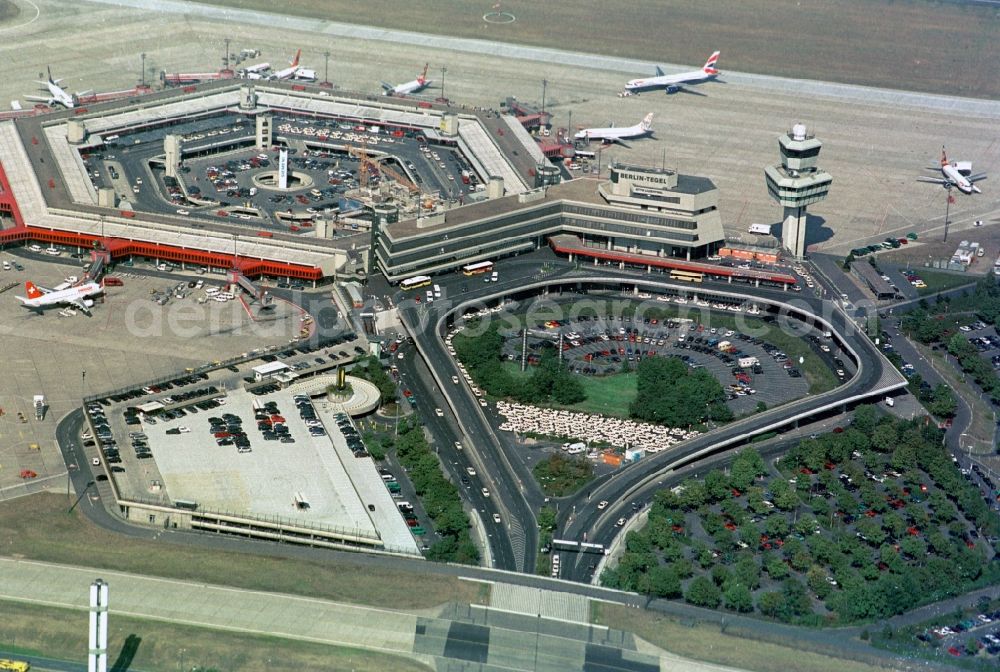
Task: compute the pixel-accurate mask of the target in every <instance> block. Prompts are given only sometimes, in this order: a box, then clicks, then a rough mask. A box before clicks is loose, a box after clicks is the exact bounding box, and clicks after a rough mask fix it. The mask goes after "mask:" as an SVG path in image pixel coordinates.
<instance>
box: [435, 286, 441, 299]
mask: <svg viewBox="0 0 1000 672" xmlns="http://www.w3.org/2000/svg"><path fill="white" fill-rule="evenodd" d="M434 298H435V299H440V298H441V286H440V285H434Z"/></svg>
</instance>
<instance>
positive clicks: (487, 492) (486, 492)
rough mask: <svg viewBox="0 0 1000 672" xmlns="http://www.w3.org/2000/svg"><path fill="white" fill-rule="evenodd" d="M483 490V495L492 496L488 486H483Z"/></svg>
mask: <svg viewBox="0 0 1000 672" xmlns="http://www.w3.org/2000/svg"><path fill="white" fill-rule="evenodd" d="M481 492H482V493H483V497H489V496H490V491H489V489H488V488H483V489H482V491H481Z"/></svg>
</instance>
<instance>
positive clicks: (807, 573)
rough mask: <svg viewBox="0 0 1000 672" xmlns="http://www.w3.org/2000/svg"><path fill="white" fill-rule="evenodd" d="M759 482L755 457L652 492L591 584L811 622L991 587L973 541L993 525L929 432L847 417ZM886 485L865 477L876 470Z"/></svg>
mask: <svg viewBox="0 0 1000 672" xmlns="http://www.w3.org/2000/svg"><path fill="white" fill-rule="evenodd" d="M779 465H780V468H781V470H782V471H783V472H784V473H783V474H782V475H781V476H778V477H772V478H769V479H766V480H762V479H761V478H760V477H761V476H762V475H765V474H766V469H765V466H766V465H765V464H764V462H763V460H762V459H761V457H760V455H759V454H757V453H756V452H755V451H752V450H747V451H744V452H743V453H741V454H739V455H738V456H736V457H735V458H734V460H733V462H732V464H731V466H730V469H729V473H728V474H727V473H725V472H723V471H720V470H718V469H713V470H710V471H708V472H707V473H705V474H704V475H703V476H702V477H701V478H700V479H697V480H696V479H688V480H687V481H685V482H684V483H682V484H681V486H679V487H677V488H675V489H674V490H673V491H669V490H664V491H661V492H658V493H657V495H656V497H655V498H654V501H653V503H652V505H651V507H650V511H649V519H648V523H647V525H646V526H645V527H644V528H643V529H641V530H637V531H632V532H630V533H629V534H628V536H627V537H626V544H625V553H624V555H623V556H622V558H621V561H620V562H619V563H618V565H617V566H615V567H612V568H609V569H607V570H605V572H604V573H603V574H602V575H601V580H602V582H603V583H604V584H605V585H608V586H613V587H618V588H622V589H625V590H634V591H640V592H645V593H648V594H650V595H654V596H657V597H664V598H681V597H683V599H685V600H686V601H688V602H690V603H692V604H696V605H699V606H704V607H709V608H725V609H730V610H734V611H754V610H756V611H758V612H759V613H761V614H763V615H765V616H768V617H771V618H775V619H778V620H782V621H786V622H793V623H801V624H817V623H819V622H820V620H821V618H822V617H821V616H820V615H819V613H817V612H816V611H815V610H814V605H815V604H816V603H817V602H821V603H824V604H825V607H826V609H827V610H828V611H829V612H832V614H833V615H834V618H835V620H836V622H839V623H852V622H858V621H865V620H872V619H883V618H887V617H889V616H892V615H895V614H900V613H903V612H905V611H907V610H910V609H913V608H914V607H917V606H920V605H922V604H926V603H928V602H933V601H938V600H941V599H945V598H947V597H951V596H954V595H959V594H962V593H963V592H966V591H967V590H969V589H971V588H973V587H975V586H982V585H992V584H995V583H996V582H997V581H998V580H1000V565H998V563H995V562H988V561H987V557H986V554H985V553H984V552H983V549H982V547H981V544H971V546H972V547H971V548H970V547H969V545H970V543H971V542H970V537H969V536H968V535H969V530H970V528H976V529H978V530H979V532H980V537H981V538H983V537H985V538H993V537H996V536H1000V519H998V518H997V517H996V516H995V515H992V513H991V511H990V509H989V506H988V505H987V504H986V503H985V502H984V501H983V498H982V496H981V493H979V491H978V490H977V489H976V488H975V487H974V486H973V485H971V484H970V483H968V482H967V481H966V480H965V479H964V478H962V476H961V474H960V473H959V472H958V470H957V469H956V467H955V466H954V464H953V463H952V461H951V458H950V456H949V455H948V453H947V452H946V451H945V449H944V448H943V446H942V445H941V433H940V430H938V429H937V427H936V426H935V425H934V424H933V423H928V422H925V419H924V418H919V419H917V420H910V421H905V420H898V419H895V418H892V417H888V416H882V415H880V413H879V412H878V410H877V409H876V408H875V407H873V406H863V407H860V408H858V409H857V410H856V412H855V415H854V418H853V422H852V423H851V426H850V427H849V428H848V429H846V430H844V431H840V432H836V433H830V434H825V435H821V436H819V437H817V438H816V439H804V440H802V441H800V442H799V443H798V444H797V445H795V446H793V447H792V448H790V449H789V451H788V452H787V454H786V455H785V456H783V457H782V458H781V460H780V462H779ZM890 468H891V469H893V470H895V471H896V472H898V474H899V476H898V477H892V478H888V479H887V480H884V481H877V480H875V479H874V478H872V477H870V476H877V475H879V474H883V473H885V472H886V471H887V470H889V469H890Z"/></svg>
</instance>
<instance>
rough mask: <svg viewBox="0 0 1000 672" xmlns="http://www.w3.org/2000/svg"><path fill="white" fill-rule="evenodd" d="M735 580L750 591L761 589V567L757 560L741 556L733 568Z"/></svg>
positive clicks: (750, 556)
mask: <svg viewBox="0 0 1000 672" xmlns="http://www.w3.org/2000/svg"><path fill="white" fill-rule="evenodd" d="M733 580H734V581H735V582H736V583H739V584H741V585H743V586H746V587H747V588H749V589H750V590H757V589H758V588H760V565H758V564H757V560H756V558H754V556H752V555H749V554H741V557H740V559H739V560H738V561H737V562H736V565H735V567H733Z"/></svg>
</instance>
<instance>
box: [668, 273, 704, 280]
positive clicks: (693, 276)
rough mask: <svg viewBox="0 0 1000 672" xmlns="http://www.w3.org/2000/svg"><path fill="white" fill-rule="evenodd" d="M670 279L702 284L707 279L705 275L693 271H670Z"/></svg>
mask: <svg viewBox="0 0 1000 672" xmlns="http://www.w3.org/2000/svg"><path fill="white" fill-rule="evenodd" d="M670 279H671V280H680V281H681V282H701V281H702V280H704V279H705V274H704V273H695V272H693V271H670Z"/></svg>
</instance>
